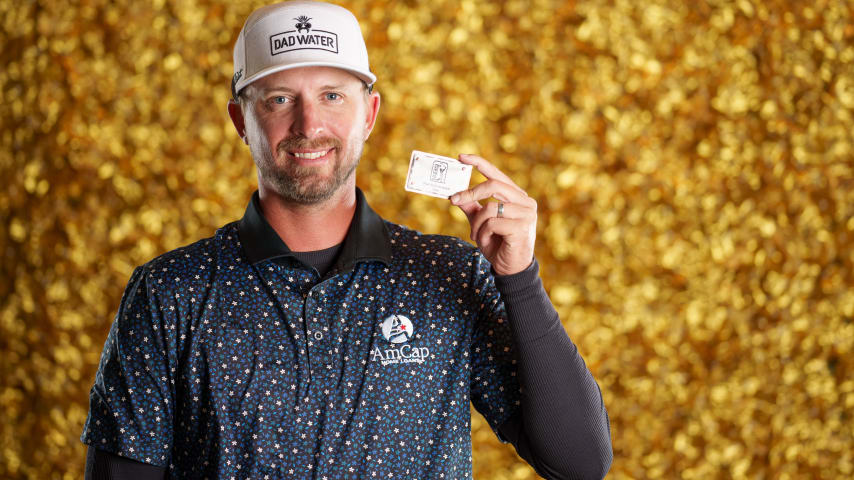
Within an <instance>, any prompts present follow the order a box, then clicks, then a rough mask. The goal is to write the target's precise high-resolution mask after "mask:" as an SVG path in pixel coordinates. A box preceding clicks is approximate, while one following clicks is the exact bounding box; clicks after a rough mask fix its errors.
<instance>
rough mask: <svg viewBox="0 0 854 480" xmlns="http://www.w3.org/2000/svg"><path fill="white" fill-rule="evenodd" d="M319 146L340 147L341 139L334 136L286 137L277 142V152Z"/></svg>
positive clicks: (317, 147) (310, 148)
mask: <svg viewBox="0 0 854 480" xmlns="http://www.w3.org/2000/svg"><path fill="white" fill-rule="evenodd" d="M321 148H337V149H338V150H340V149H341V141H340V140H338V139H337V138H335V137H316V138H306V137H303V136H301V135H295V136H292V137H288V138H285V139H283V140H282V141H281V142H279V145H278V147H277V151H278V152H279V153H284V152H293V151H294V150H317V149H321Z"/></svg>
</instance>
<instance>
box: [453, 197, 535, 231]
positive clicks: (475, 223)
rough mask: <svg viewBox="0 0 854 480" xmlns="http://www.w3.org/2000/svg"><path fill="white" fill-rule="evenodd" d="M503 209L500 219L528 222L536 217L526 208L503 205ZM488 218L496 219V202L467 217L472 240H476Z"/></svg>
mask: <svg viewBox="0 0 854 480" xmlns="http://www.w3.org/2000/svg"><path fill="white" fill-rule="evenodd" d="M503 208H504V209H503V210H502V212H501V218H505V219H519V220H530V219H532V218H535V217H536V211H535V210H532V209H531V208H528V207H526V206H522V205H514V204H512V203H505V204H504V207H503ZM490 218H498V202H489V203H487V204H486V205H484V206H483V207H482V208H481V209H480V210H479V211H477V212H475V213H474V214H473V215H470V216H469V223H470V224H471V237H472V239H475V238H477V236H478V233H479V232H480V229H481V227H482V226H483V225H484V223H486V221H487V220H489V219H490Z"/></svg>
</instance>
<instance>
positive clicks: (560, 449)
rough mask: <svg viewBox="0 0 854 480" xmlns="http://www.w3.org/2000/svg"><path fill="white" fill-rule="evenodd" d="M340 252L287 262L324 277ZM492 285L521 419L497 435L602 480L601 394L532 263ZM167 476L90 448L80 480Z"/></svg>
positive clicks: (555, 469)
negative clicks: (511, 357) (512, 354)
mask: <svg viewBox="0 0 854 480" xmlns="http://www.w3.org/2000/svg"><path fill="white" fill-rule="evenodd" d="M340 247H341V246H340V245H338V246H335V247H332V248H328V249H325V250H319V251H315V252H294V253H293V254H294V256H295V257H297V259H298V260H299V261H301V262H302V263H304V264H306V265H309V266H311V267H312V268H314V269H315V270H317V271H318V273H319V274H320V276H321V277H324V276H325V275H326V274H327V273H328V270H329V269H330V268H331V267H332V265H334V261H335V258H336V257H337V255H338V252H339V251H340ZM494 273H495V272H493V274H494ZM495 284H496V287H497V288H498V291H499V292H500V293H501V296H502V298H503V300H504V305H505V308H506V310H507V317H508V320H509V322H510V326H511V329H512V332H513V337H514V340H515V347H516V349H517V353H518V361H519V382H520V386H521V389H522V402H521V405H522V408H521V412H520V413H519V414H517V415H515V416H513V417H511V418H510V419H509V420H508V421H507V422H505V423H504V424H502V425H501V426H500V427H499V431H500V432H501V434H502V436H504V437H505V438H506V439H507V440H509V441H510V443H512V444H513V446H514V447H515V448H516V451H517V452H518V453H519V456H521V457H522V458H523V459H525V461H527V462H528V463H529V464H531V466H532V467H533V468H534V469H535V470H536V472H537V473H538V474H540V475H541V476H543V477H545V478H549V479H564V478H566V479H576V478H578V479H588V478H602V477H604V476H605V474H606V473H607V472H608V469H609V468H610V465H611V459H612V455H613V453H612V449H611V436H610V435H611V430H610V423H609V419H608V413H607V411H606V410H605V406H604V404H603V402H602V394H601V392H600V390H599V386H598V385H597V384H596V381H595V380H594V379H593V376H592V375H591V374H590V371H589V370H588V369H587V366H586V365H585V363H584V360H583V359H582V358H581V356H580V355H579V354H578V349H577V348H576V347H575V345H574V344H573V343H572V341H571V340H570V339H569V336H568V335H567V334H566V331H565V330H564V329H563V326H562V325H561V323H560V318H559V317H558V314H557V312H556V311H555V309H554V307H553V306H552V304H551V301H550V300H549V297H548V294H547V293H546V291H545V289H544V288H543V284H542V281H541V280H540V278H539V265H538V263H537V261H536V260H534V261H532V262H531V265H530V266H529V267H528V268H527V269H526V270H523V271H522V272H519V273H516V274H514V275H507V276H499V275H495ZM165 476H166V469H165V468H162V467H156V466H153V465H147V464H143V463H140V462H137V461H135V460H130V459H127V458H124V457H120V456H118V455H115V454H112V453H109V452H106V451H103V450H98V449H97V448H93V447H91V446H90V447H89V452H88V455H87V459H86V476H85V478H86V480H111V479H119V478H121V479H127V480H160V479H163V478H165Z"/></svg>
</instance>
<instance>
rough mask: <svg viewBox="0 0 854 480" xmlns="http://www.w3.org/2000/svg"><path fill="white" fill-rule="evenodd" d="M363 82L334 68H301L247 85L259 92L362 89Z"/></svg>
mask: <svg viewBox="0 0 854 480" xmlns="http://www.w3.org/2000/svg"><path fill="white" fill-rule="evenodd" d="M362 83H363V82H362V81H361V80H360V79H359V78H357V77H356V76H355V75H353V74H352V73H349V72H347V71H346V70H342V69H339V68H334V67H299V68H291V69H287V70H282V71H279V72H276V73H272V74H270V75H267V76H265V77H263V78H259V79H258V80H256V81H254V82H252V83H251V84H249V85H247V86H248V87H251V88H254V89H257V90H259V91H269V90H303V89H324V88H329V87H335V88H360V87H361V85H362Z"/></svg>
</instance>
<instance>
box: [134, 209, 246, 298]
mask: <svg viewBox="0 0 854 480" xmlns="http://www.w3.org/2000/svg"><path fill="white" fill-rule="evenodd" d="M244 262H246V259H245V258H244V255H243V251H242V250H241V248H240V240H239V237H238V234H237V222H236V221H234V222H229V223H227V224H225V225H223V226H222V227H220V228H218V229H217V230H216V232H214V234H213V235H211V236H210V237H205V238H202V239H199V240H196V241H194V242H192V243H189V244H186V245H183V246H180V247H177V248H175V249H172V250H169V251H167V252H164V253H162V254H160V255H158V256H156V257H154V258H152V259H151V260H149V261H148V262H146V263H145V264H143V265H141V266H140V267H139V268H141V269H142V270H143V271H144V273H146V274H147V275H148V276H149V277H150V279H151V280H154V281H156V282H157V283H158V284H164V283H166V284H173V283H176V282H180V280H181V276H182V275H183V276H185V277H186V278H187V279H188V280H192V279H195V280H201V281H205V279H206V278H207V277H209V275H210V274H211V273H212V272H214V271H215V270H216V269H217V268H222V265H223V264H240V263H244Z"/></svg>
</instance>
